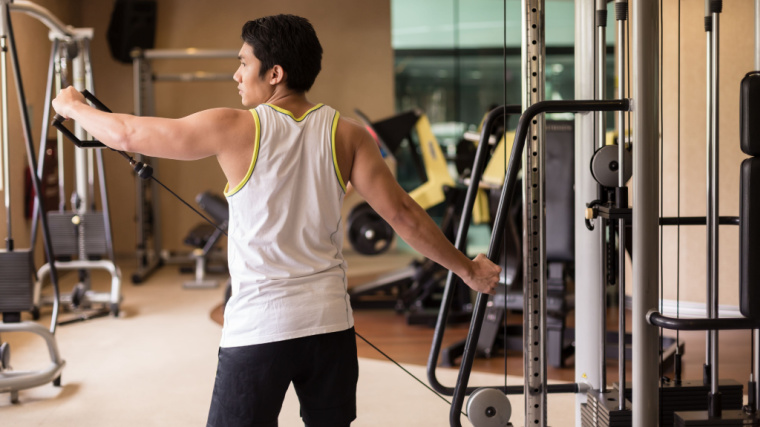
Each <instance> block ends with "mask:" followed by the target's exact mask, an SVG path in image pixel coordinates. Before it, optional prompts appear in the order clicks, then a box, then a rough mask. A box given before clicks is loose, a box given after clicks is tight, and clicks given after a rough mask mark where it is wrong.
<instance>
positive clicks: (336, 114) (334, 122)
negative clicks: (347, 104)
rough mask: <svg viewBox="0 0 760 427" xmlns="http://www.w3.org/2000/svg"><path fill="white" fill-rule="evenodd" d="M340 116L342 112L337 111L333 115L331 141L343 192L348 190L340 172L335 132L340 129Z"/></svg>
mask: <svg viewBox="0 0 760 427" xmlns="http://www.w3.org/2000/svg"><path fill="white" fill-rule="evenodd" d="M339 118H340V113H339V112H337V111H336V112H335V117H333V122H332V129H331V132H330V143H331V145H332V156H333V165H334V166H335V175H337V176H338V182H339V183H340V186H341V187H342V188H343V192H344V193H345V192H346V183H345V182H344V181H343V175H342V174H341V173H340V168H339V167H338V153H337V151H335V133H336V132H337V130H338V119H339Z"/></svg>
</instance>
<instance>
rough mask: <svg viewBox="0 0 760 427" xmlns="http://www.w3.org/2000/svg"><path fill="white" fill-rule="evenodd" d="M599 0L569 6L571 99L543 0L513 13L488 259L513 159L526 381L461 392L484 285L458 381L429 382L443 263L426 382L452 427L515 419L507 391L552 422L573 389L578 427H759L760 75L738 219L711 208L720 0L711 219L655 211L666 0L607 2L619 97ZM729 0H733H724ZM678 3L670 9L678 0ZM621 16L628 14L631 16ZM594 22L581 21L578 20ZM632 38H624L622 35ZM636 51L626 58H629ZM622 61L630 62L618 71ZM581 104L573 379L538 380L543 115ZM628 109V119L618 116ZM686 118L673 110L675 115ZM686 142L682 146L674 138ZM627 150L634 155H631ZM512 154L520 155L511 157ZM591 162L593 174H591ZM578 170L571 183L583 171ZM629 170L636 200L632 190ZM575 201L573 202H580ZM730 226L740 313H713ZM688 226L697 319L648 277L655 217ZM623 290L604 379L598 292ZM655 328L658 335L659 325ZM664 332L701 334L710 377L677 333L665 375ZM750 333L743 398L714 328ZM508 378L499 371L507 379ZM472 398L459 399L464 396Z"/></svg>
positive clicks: (745, 126)
mask: <svg viewBox="0 0 760 427" xmlns="http://www.w3.org/2000/svg"><path fill="white" fill-rule="evenodd" d="M608 3H610V2H608V1H606V0H597V1H595V2H591V1H583V2H576V23H577V25H578V26H579V28H577V29H576V40H575V43H576V46H575V52H576V56H575V61H576V73H575V75H576V80H577V82H576V96H577V97H578V99H579V100H566V101H562V100H545V99H544V84H545V77H544V76H545V75H544V60H545V37H544V32H545V23H544V11H545V8H544V1H543V0H525V1H524V4H523V7H522V18H521V19H522V29H523V34H522V70H523V74H522V79H523V82H522V87H523V91H524V93H523V104H522V115H521V116H520V120H519V122H518V125H517V129H516V131H515V139H514V143H513V145H512V152H511V155H510V157H509V161H508V163H507V166H506V172H505V178H504V183H503V186H502V188H501V197H500V200H499V205H498V210H497V214H496V218H495V221H494V233H493V234H492V239H491V243H490V245H489V249H488V258H489V259H491V260H492V261H494V262H497V261H498V259H499V256H500V252H501V251H502V248H503V247H504V246H503V239H504V233H503V232H502V230H503V229H504V226H505V224H506V221H507V219H506V216H507V212H508V211H509V208H510V202H511V201H512V200H514V199H513V195H514V192H515V191H516V187H517V182H518V180H517V178H518V175H519V171H520V169H522V183H523V193H522V194H523V197H522V199H523V201H524V204H523V249H522V254H523V255H522V258H523V334H522V335H523V372H524V383H523V385H519V386H518V385H515V386H508V385H507V384H506V378H505V382H504V384H503V385H497V386H480V387H473V386H469V377H470V373H471V370H472V365H473V359H474V357H475V352H476V348H477V344H478V340H479V337H480V333H481V327H482V325H483V321H484V317H485V314H486V309H487V308H488V307H489V306H490V304H491V303H490V302H489V296H488V295H486V294H478V296H477V299H476V302H475V307H474V312H473V316H472V321H471V324H470V329H469V333H468V336H467V341H466V343H465V347H464V350H463V355H462V361H461V366H460V369H459V375H458V378H457V381H456V384H455V385H454V386H453V387H452V386H446V385H443V384H442V383H441V382H440V381H439V380H438V378H437V376H436V367H437V365H438V359H439V355H440V350H441V342H442V335H443V331H444V329H445V326H446V324H447V317H448V312H449V309H450V305H451V301H452V295H454V293H455V292H454V289H455V287H456V286H457V285H458V283H457V281H456V280H455V277H454V276H453V275H452V274H451V273H449V276H448V279H447V282H446V286H445V290H444V294H443V300H442V301H441V307H440V311H439V315H438V321H437V324H436V331H435V335H434V339H433V345H432V348H431V352H430V357H429V359H428V382H429V383H430V385H431V387H432V389H434V390H435V391H436V392H437V393H438V394H439V395H449V396H453V401H452V404H451V411H450V425H451V426H453V427H459V426H461V425H462V422H461V416H462V415H466V416H467V417H468V418H469V420H470V422H471V423H472V424H473V425H474V426H476V427H496V426H498V427H503V426H511V425H512V424H511V423H510V417H511V415H512V406H511V404H510V402H509V399H508V397H507V396H508V395H510V394H522V395H523V397H524V402H525V406H524V408H523V410H524V423H525V424H524V425H525V426H528V425H530V426H534V425H535V426H547V425H548V419H547V414H548V401H547V395H548V394H549V393H574V394H575V395H576V402H577V404H578V406H577V407H576V408H577V410H576V425H578V426H582V427H596V426H635V427H653V426H679V427H680V426H719V425H720V426H724V425H725V426H758V425H760V416H759V414H758V409H760V406H759V405H760V399H758V397H759V396H760V389H759V388H758V387H759V386H758V384H759V383H758V382H757V381H756V379H755V378H754V375H757V374H756V373H757V372H760V348H759V347H760V333H759V332H758V331H759V330H760V309H758V307H760V291H758V290H757V289H758V286H760V285H759V284H758V283H760V282H758V281H760V267H758V265H757V263H756V259H757V258H758V256H760V254H758V253H757V252H756V251H757V248H758V247H760V246H759V244H758V242H760V240H758V239H760V234H758V231H757V230H760V227H759V226H758V225H757V224H756V222H757V221H758V220H759V219H757V218H760V214H758V212H757V210H758V209H760V191H759V190H758V189H760V174H758V172H760V166H758V164H757V159H756V156H760V125H758V123H757V120H756V118H757V117H758V114H760V113H759V112H760V72H758V71H753V72H750V73H748V74H747V75H746V77H745V78H744V80H742V82H741V88H740V92H741V107H740V117H741V138H740V139H741V141H740V145H741V149H742V151H743V152H744V153H745V154H746V155H748V156H750V158H748V159H746V160H744V162H743V163H742V165H741V172H740V174H741V176H740V182H741V194H740V216H739V217H720V216H719V214H718V212H719V209H718V206H719V204H718V201H719V198H718V188H719V186H718V176H719V175H718V152H719V150H718V147H719V143H718V142H719V132H718V130H719V128H718V118H719V114H718V113H719V105H720V103H719V99H718V93H719V91H718V88H719V84H718V82H719V79H718V77H719V75H720V74H719V61H718V58H719V35H720V14H721V13H722V8H723V3H722V2H721V1H720V0H707V1H706V2H705V30H706V35H707V46H708V49H707V51H708V61H707V93H708V103H707V106H708V111H707V124H708V125H707V135H706V141H707V152H708V159H707V162H708V165H707V192H708V200H707V209H706V212H707V213H706V216H705V217H680V214H679V217H676V218H670V217H664V216H663V215H662V214H661V212H660V211H659V209H660V200H658V196H659V193H660V192H661V189H660V181H661V179H662V178H661V177H660V176H659V174H660V171H658V165H659V161H660V156H659V150H660V144H662V143H663V142H662V141H661V140H660V138H661V135H660V133H661V127H660V126H661V123H660V120H661V114H662V111H661V104H660V96H661V94H660V93H659V90H660V88H659V86H660V85H659V83H658V82H660V81H661V74H660V73H661V70H660V64H659V61H660V50H661V49H662V46H661V44H660V43H661V41H660V39H659V37H660V26H661V25H662V21H661V19H662V17H661V15H660V13H661V9H660V8H659V6H660V4H659V2H658V1H656V0H632V3H631V7H629V4H628V1H627V0H615V1H614V13H615V15H614V16H615V19H614V21H615V24H616V33H617V43H618V48H617V55H618V57H617V61H616V62H617V64H618V70H617V79H618V85H617V93H616V95H615V96H614V99H606V96H605V94H606V93H607V90H606V87H605V84H604V82H605V80H606V78H605V77H606V76H605V64H606V58H605V53H606V25H607V8H608ZM727 4H729V5H732V6H733V5H734V3H727ZM679 7H680V4H679ZM629 10H630V11H631V16H632V17H633V19H629V18H628V15H629ZM755 15H756V25H755V31H756V46H755V50H756V60H755V68H757V69H760V1H755ZM589 22H590V23H593V26H592V25H587V23H589ZM629 33H630V34H631V37H630V39H631V41H630V42H629V40H628V39H629V36H628V34H629ZM631 53H632V55H631ZM626 64H628V65H627V67H626ZM509 107H510V106H506V100H505V106H501V107H498V108H496V109H494V110H493V111H491V112H490V113H489V114H488V116H487V118H486V120H485V123H484V125H483V127H482V132H481V137H480V141H481V142H480V144H479V146H478V149H477V152H476V154H475V160H474V165H473V167H472V173H471V184H470V186H469V188H468V190H467V195H466V200H465V206H464V210H463V213H462V215H461V222H460V226H459V228H458V235H457V238H456V246H457V248H459V249H460V250H464V245H465V242H466V238H467V231H468V226H469V223H470V221H471V215H472V209H473V205H474V201H475V195H476V192H477V190H478V186H479V181H480V180H481V177H482V174H483V170H484V167H485V163H486V159H487V157H488V152H487V150H488V149H489V148H488V147H489V144H488V143H487V141H488V138H489V136H490V134H491V128H492V127H493V126H494V124H495V123H496V122H497V121H498V120H499V119H500V118H501V117H503V116H505V115H506V114H509V113H510V110H511V109H510V108H509ZM612 111H614V112H617V121H616V122H617V123H616V126H617V136H618V137H617V141H615V143H614V145H612V146H610V145H607V143H606V142H605V133H606V123H605V118H604V114H603V112H612ZM568 112H571V113H576V138H575V154H576V155H575V159H576V160H575V161H576V188H575V205H576V211H578V212H577V214H576V221H575V222H576V223H577V224H578V225H577V226H576V243H575V245H576V246H575V248H576V252H580V251H582V252H583V253H584V255H586V256H584V257H582V258H584V259H583V260H581V259H580V258H581V257H576V261H577V262H578V264H577V265H576V280H575V284H576V298H575V301H576V328H577V329H579V330H583V331H584V333H583V334H577V335H576V337H575V339H576V342H575V350H576V360H575V364H576V377H577V378H578V380H577V382H575V383H570V384H548V381H547V368H546V363H547V354H546V351H547V302H546V301H547V283H546V282H547V276H548V275H549V272H548V271H547V260H546V220H545V218H546V205H545V199H546V194H547V185H551V184H552V183H550V182H547V181H546V166H547V165H546V158H545V155H546V147H545V119H544V114H546V113H568ZM626 113H628V114H626ZM679 114H680V113H679ZM679 147H680V146H679ZM634 148H635V149H634ZM520 163H521V164H520ZM589 172H590V173H589ZM578 177H580V180H578ZM629 179H631V180H632V181H631V184H632V189H633V197H632V200H633V201H634V206H633V207H631V205H630V203H629V197H628V188H627V184H628V181H629ZM579 207H582V209H579ZM737 224H738V225H739V229H740V230H739V234H740V251H739V258H740V259H739V262H740V283H739V289H740V295H739V297H740V298H739V299H740V312H741V314H742V316H741V317H738V318H720V317H719V313H718V283H717V277H718V263H717V260H718V256H717V254H718V234H717V230H718V226H719V225H737ZM673 225H676V226H680V225H684V226H686V225H689V226H698V225H703V226H705V228H706V231H707V254H708V256H707V277H708V280H707V283H708V291H707V297H708V298H707V304H706V305H707V310H706V311H707V312H706V317H705V318H701V319H691V318H690V319H686V318H680V317H677V318H673V317H668V316H666V315H664V314H662V313H660V309H659V308H658V306H659V303H660V301H659V295H658V284H659V283H660V277H659V271H660V268H661V267H662V266H661V263H662V261H661V260H660V259H658V257H659V256H660V255H659V254H660V248H659V247H658V244H659V242H660V239H661V237H660V233H659V227H662V226H673ZM626 248H629V249H628V250H629V252H630V254H631V259H632V278H633V286H632V292H631V295H632V300H633V308H632V322H633V325H632V330H633V333H632V336H631V337H630V338H627V337H626V336H625V334H624V333H622V332H623V331H625V330H626V320H625V310H624V308H625V307H626V292H625V288H626V283H625V282H626V276H625V252H626ZM611 285H616V286H617V287H618V296H619V307H620V310H619V312H620V318H619V319H618V327H619V331H620V332H621V333H619V334H618V335H617V341H618V342H617V344H618V355H619V357H618V368H619V378H618V381H617V383H615V384H613V386H612V388H608V384H607V378H606V358H607V354H606V350H607V347H608V338H607V336H608V334H607V331H606V325H605V323H606V318H607V316H606V306H607V289H608V287H609V286H611ZM660 328H661V329H660ZM662 329H672V330H704V331H707V332H706V333H707V352H706V353H707V354H706V363H705V367H704V376H703V378H700V379H698V380H692V381H688V380H684V379H682V378H681V372H680V371H681V366H680V362H681V353H682V351H683V346H682V345H681V344H680V343H678V342H676V344H675V345H674V346H673V347H672V349H673V351H674V352H675V353H673V354H671V356H673V361H674V370H675V377H674V378H673V379H667V378H664V377H663V375H662V372H663V371H662V366H663V361H664V352H663V351H662V349H663V343H664V341H663V339H662V338H661V337H660V333H661V330H662ZM727 329H734V330H737V329H746V330H752V331H753V332H752V336H753V343H752V357H751V359H752V368H753V369H752V372H753V375H751V376H750V378H749V381H748V392H749V393H748V396H749V404H748V405H746V406H742V405H743V403H742V394H743V387H742V385H741V384H740V383H738V382H736V381H733V380H724V379H720V377H719V375H718V331H719V330H727ZM627 348H631V349H632V350H631V351H630V353H631V358H632V361H633V369H632V372H633V374H632V376H633V377H632V380H631V381H628V380H627V378H626V357H625V353H626V349H627ZM505 375H506V373H505ZM467 395H469V400H468V401H467V404H466V411H465V398H466V396H467Z"/></svg>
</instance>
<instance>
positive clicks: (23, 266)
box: [0, 249, 34, 313]
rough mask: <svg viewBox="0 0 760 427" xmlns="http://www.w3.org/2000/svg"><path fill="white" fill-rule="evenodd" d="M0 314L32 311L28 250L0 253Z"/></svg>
mask: <svg viewBox="0 0 760 427" xmlns="http://www.w3.org/2000/svg"><path fill="white" fill-rule="evenodd" d="M0 271H1V272H2V274H0V313H20V312H22V311H29V310H31V309H32V306H33V304H34V302H33V295H32V292H33V289H34V284H33V283H32V273H33V272H34V268H33V264H32V252H31V251H30V250H28V249H21V250H14V251H12V252H6V251H0Z"/></svg>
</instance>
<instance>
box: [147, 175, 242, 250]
mask: <svg viewBox="0 0 760 427" xmlns="http://www.w3.org/2000/svg"><path fill="white" fill-rule="evenodd" d="M150 178H151V179H152V180H153V181H155V182H156V183H157V184H158V185H160V186H162V187H164V189H165V190H166V191H168V192H169V193H171V194H172V196H174V197H176V198H177V200H179V201H180V202H182V203H184V204H185V206H187V207H188V208H190V209H192V210H193V212H195V213H197V214H198V215H199V216H200V217H201V218H203V219H205V220H206V221H207V222H208V223H209V224H211V225H213V226H214V227H215V228H216V229H217V230H219V231H221V232H222V234H224V235H225V236H226V235H227V232H226V231H224V230H223V229H222V228H221V227H219V226H218V225H217V224H216V223H214V222H213V221H211V220H210V219H208V218H207V217H206V216H205V215H203V214H202V213H200V211H198V209H195V208H194V207H192V206H191V205H190V203H187V202H186V201H185V199H183V198H182V197H180V196H179V195H178V194H177V193H175V192H173V191H172V190H171V189H170V188H169V187H167V186H165V185H164V184H163V183H162V182H161V181H159V180H158V179H156V177H155V176H152V175H151V177H150Z"/></svg>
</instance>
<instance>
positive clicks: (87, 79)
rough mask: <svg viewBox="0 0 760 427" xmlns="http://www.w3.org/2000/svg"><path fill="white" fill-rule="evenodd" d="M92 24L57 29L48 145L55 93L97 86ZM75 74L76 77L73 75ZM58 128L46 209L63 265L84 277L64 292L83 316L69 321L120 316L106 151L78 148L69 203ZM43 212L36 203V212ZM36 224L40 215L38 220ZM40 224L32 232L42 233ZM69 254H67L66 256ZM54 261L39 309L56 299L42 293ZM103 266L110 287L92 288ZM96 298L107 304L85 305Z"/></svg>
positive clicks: (44, 272) (41, 277)
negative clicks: (51, 199) (52, 198)
mask: <svg viewBox="0 0 760 427" xmlns="http://www.w3.org/2000/svg"><path fill="white" fill-rule="evenodd" d="M92 34H93V30H92V29H91V28H81V29H80V28H71V27H68V28H67V33H65V34H58V33H51V35H50V39H51V40H52V42H53V46H52V50H51V54H50V63H49V67H48V79H47V86H46V90H45V104H44V105H45V107H44V111H43V128H42V131H41V133H40V147H45V146H46V143H47V138H48V135H49V130H50V126H49V123H50V108H51V101H52V99H53V96H54V95H55V94H57V93H58V92H59V91H60V90H61V89H62V88H64V87H66V86H68V85H73V86H74V87H76V88H77V89H78V90H85V89H87V90H88V91H91V92H92V91H94V88H93V87H94V80H93V72H92V65H91V62H90V42H91V40H92ZM69 76H70V77H69ZM74 132H75V133H76V134H77V135H78V136H79V137H80V138H86V136H85V131H84V130H83V129H82V128H81V126H79V125H78V124H75V130H74ZM56 134H57V139H58V140H57V142H58V149H57V153H58V197H59V203H58V209H57V210H51V211H49V212H46V213H45V215H46V216H47V217H48V221H49V223H50V230H51V234H52V238H53V240H52V242H53V249H54V252H55V253H56V255H57V256H58V257H62V258H59V259H56V260H55V264H56V267H57V268H58V269H59V270H75V271H78V274H79V281H78V283H77V284H76V285H75V286H74V288H73V290H72V291H71V293H68V294H64V295H62V296H61V302H63V303H65V304H67V306H68V307H69V308H71V310H72V311H75V312H76V313H77V317H75V318H74V319H69V320H67V321H66V322H67V323H68V322H71V321H79V320H87V319H91V318H94V317H100V316H105V315H108V314H109V313H110V314H112V315H113V316H118V314H119V306H120V303H121V271H120V270H119V268H118V267H117V266H116V265H115V264H114V259H115V255H114V249H113V237H112V229H111V220H110V211H109V204H108V193H107V190H106V178H105V169H104V164H103V153H102V152H101V151H100V150H97V151H96V152H93V151H92V150H82V149H79V148H75V149H74V164H75V167H74V182H73V185H74V187H75V188H74V192H73V193H72V195H71V197H70V206H69V208H68V209H67V208H66V197H65V182H66V174H65V170H64V159H63V153H64V150H63V138H62V136H61V135H60V134H59V133H56ZM45 161H46V156H45V155H44V150H42V149H41V150H40V154H39V161H38V165H39V166H38V170H37V174H38V175H42V171H43V170H44V169H45ZM96 166H97V183H98V185H97V186H98V188H99V190H100V192H99V193H100V194H99V198H100V204H101V210H98V209H97V206H96V200H95V187H96V183H95V168H96ZM39 214H40V209H39V206H35V210H34V215H33V216H34V218H36V217H37V216H38V215H39ZM34 224H35V225H36V221H35V222H34ZM36 232H37V230H36V227H34V228H33V229H32V236H33V237H34V236H36ZM63 257H65V258H63ZM50 264H51V262H50V261H48V263H47V264H44V265H43V266H42V267H40V269H39V270H38V272H37V277H38V280H37V281H36V283H35V291H34V301H35V310H36V313H35V314H36V315H39V313H38V311H39V307H40V306H41V305H42V304H45V303H50V298H49V297H44V296H43V295H42V287H43V283H44V281H45V279H46V277H47V276H48V274H49V272H50ZM93 270H103V271H106V272H108V273H109V274H110V276H111V287H110V290H109V291H108V292H97V291H94V290H92V288H91V275H90V273H91V271H93ZM93 304H97V305H101V308H99V309H96V310H95V311H89V310H87V311H86V310H85V309H88V308H92V306H93Z"/></svg>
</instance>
